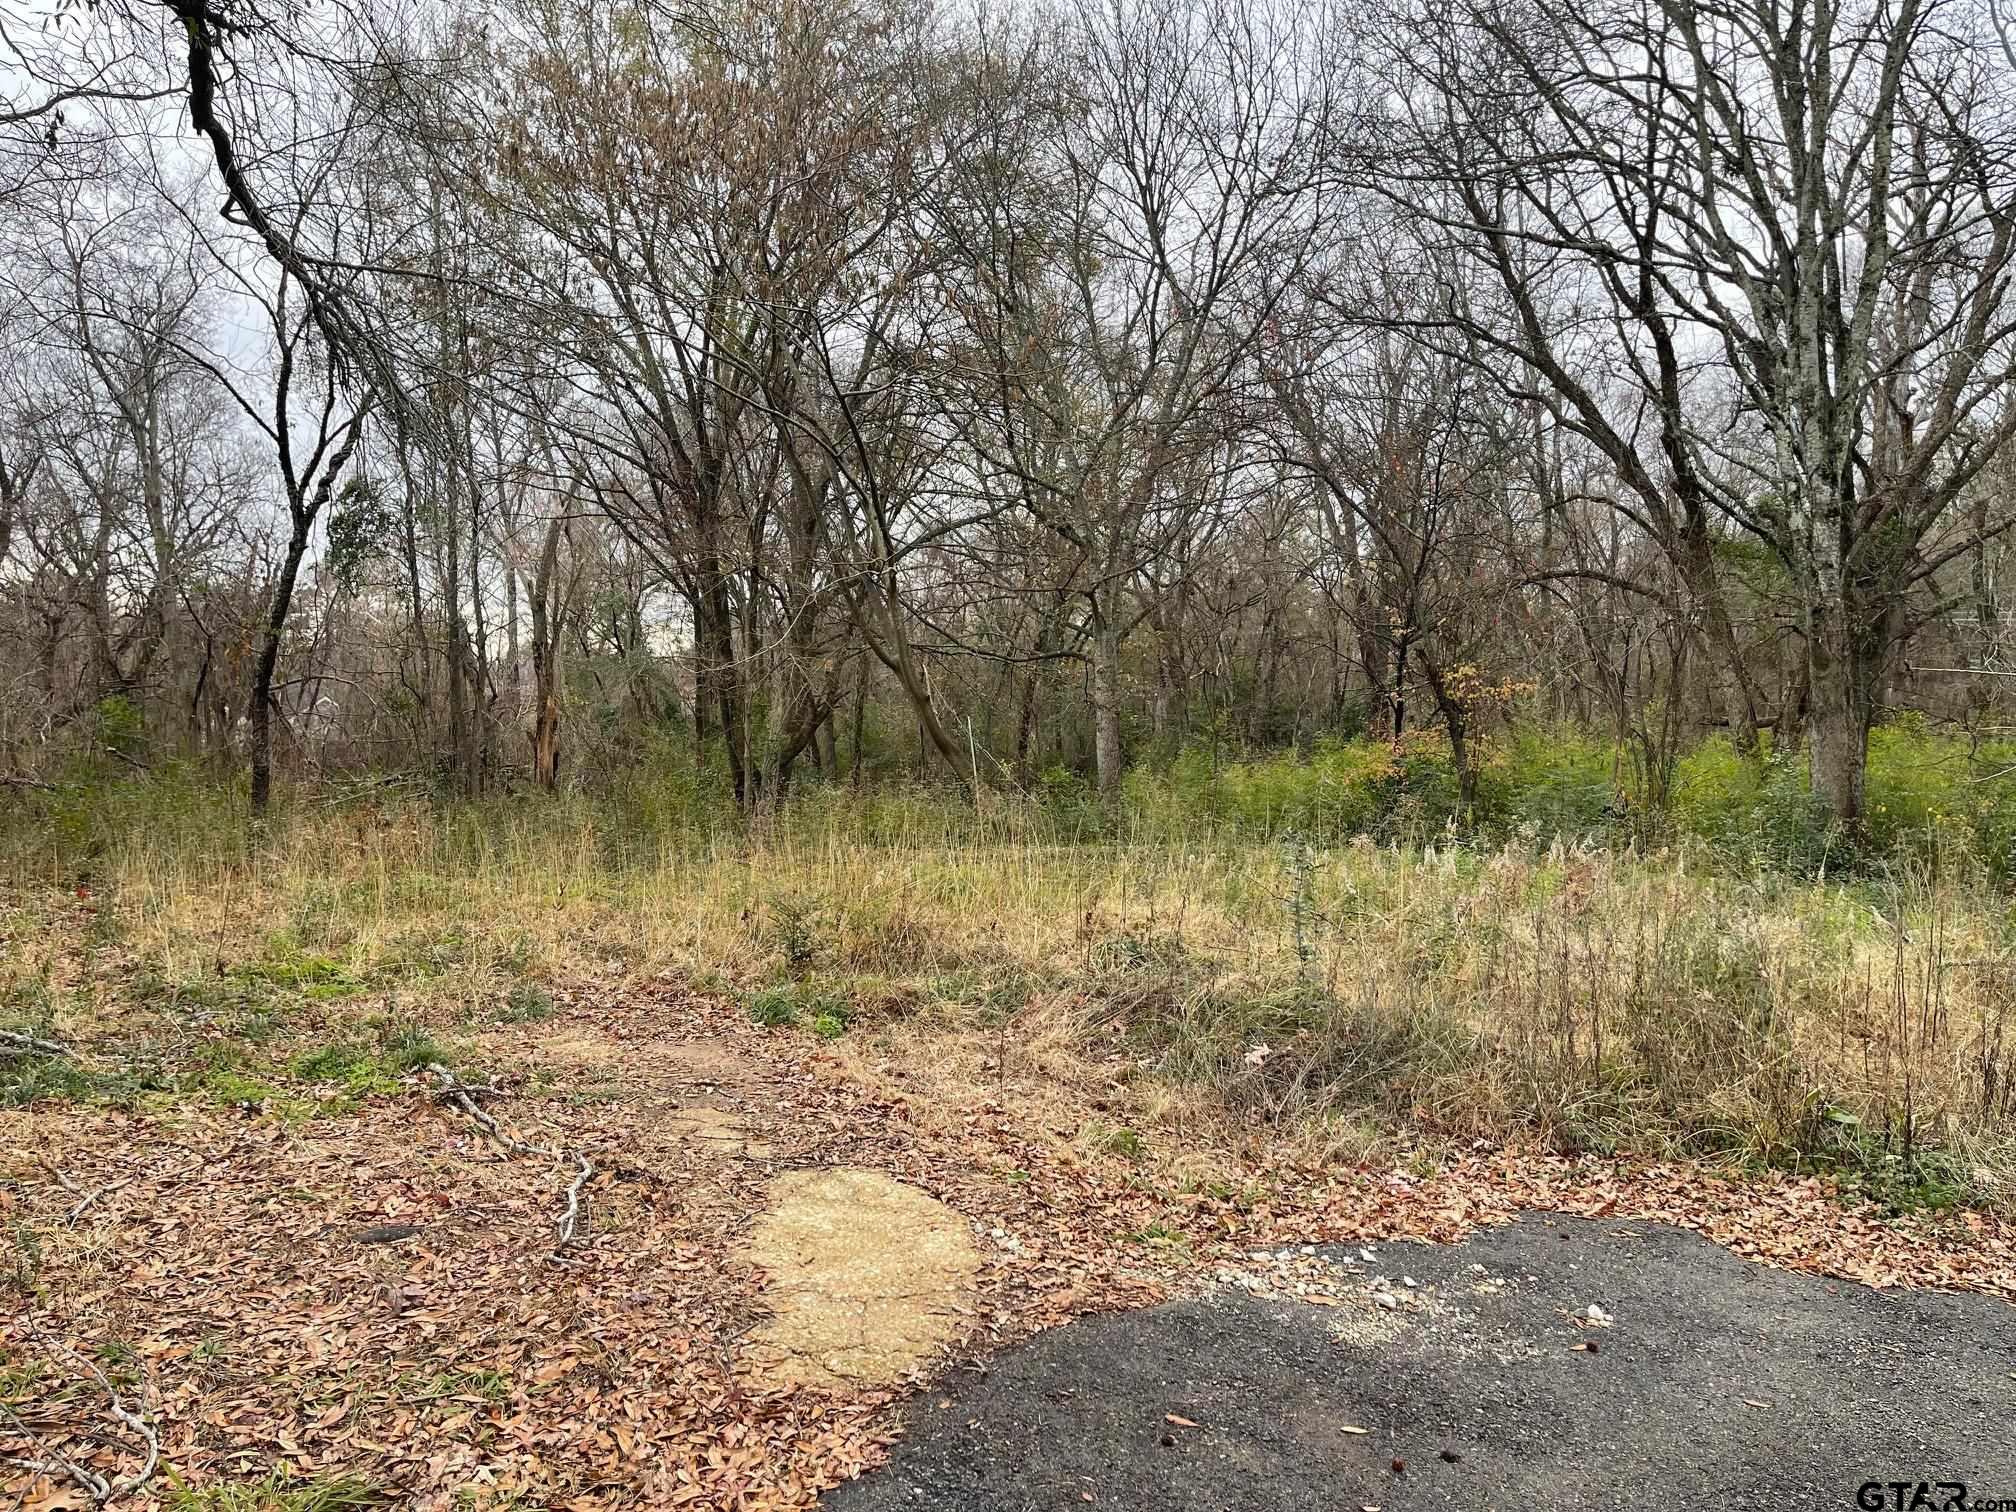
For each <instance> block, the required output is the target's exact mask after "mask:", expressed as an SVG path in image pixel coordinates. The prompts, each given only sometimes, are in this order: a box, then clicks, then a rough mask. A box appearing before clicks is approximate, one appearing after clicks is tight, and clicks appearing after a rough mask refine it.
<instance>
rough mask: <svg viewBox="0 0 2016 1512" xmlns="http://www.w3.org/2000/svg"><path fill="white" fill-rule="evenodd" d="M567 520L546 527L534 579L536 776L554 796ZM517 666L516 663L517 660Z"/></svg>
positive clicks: (557, 775) (557, 780)
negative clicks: (558, 570) (560, 585)
mask: <svg viewBox="0 0 2016 1512" xmlns="http://www.w3.org/2000/svg"><path fill="white" fill-rule="evenodd" d="M564 529H565V522H564V521H563V520H559V519H555V520H553V521H552V522H551V523H549V524H548V525H547V527H546V540H545V542H544V544H543V545H542V546H541V547H540V550H539V569H538V571H537V572H536V573H535V574H534V575H533V578H532V591H531V593H530V595H529V597H530V607H531V610H532V701H533V706H534V713H533V719H532V776H533V780H534V781H536V782H537V783H538V784H539V786H540V787H542V788H544V789H545V790H546V791H547V792H549V793H550V792H552V791H553V790H554V789H555V788H556V787H558V786H559V785H560V634H561V629H562V624H561V621H562V619H563V617H564V608H565V606H564V605H563V604H559V603H556V602H555V600H554V591H553V588H554V577H555V571H554V569H555V567H556V565H557V564H558V561H559V557H560V536H561V533H562V531H563V530H564ZM513 662H514V666H515V662H516V659H515V657H514V659H513Z"/></svg>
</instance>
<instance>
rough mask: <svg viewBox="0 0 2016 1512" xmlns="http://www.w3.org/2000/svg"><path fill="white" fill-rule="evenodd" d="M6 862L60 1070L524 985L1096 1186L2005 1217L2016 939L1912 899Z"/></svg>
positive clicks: (366, 809) (1520, 867)
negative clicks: (577, 989) (1556, 1179)
mask: <svg viewBox="0 0 2016 1512" xmlns="http://www.w3.org/2000/svg"><path fill="white" fill-rule="evenodd" d="M11 854H12V858H13V859H12V870H13V876H12V879H11V881H12V886H11V888H10V890H9V904H8V914H7V917H6V919H5V921H4V922H0V928H4V930H5V932H6V935H7V939H6V947H7V948H6V952H5V964H4V966H0V993H4V994H5V996H6V1000H7V1002H8V1003H10V1004H11V1005H12V1006H11V1007H10V1008H9V1010H8V1013H9V1014H10V1016H12V1017H13V1018H16V1019H20V1020H24V1021H33V1022H36V1023H39V1024H41V1025H43V1026H44V1027H47V1028H51V1029H54V1030H56V1031H58V1032H64V1033H70V1034H75V1035H78V1036H80V1037H94V1036H104V1035H118V1034H122V1033H123V1034H125V1035H126V1036H127V1037H128V1038H130V1039H137V1040H140V1041H148V1042H160V1043H163V1044H171V1049H172V1043H171V1042H172V1041H173V1039H174V1035H175V1033H176V1024H177V1023H183V1024H185V1025H186V1022H187V1019H188V1017H189V1011H190V1005H191V1004H194V1005H196V1010H195V1011H196V1012H197V1013H198V1015H199V1016H200V1014H201V1013H203V1012H210V1013H211V1014H212V1015H213V1017H214V1016H215V1015H216V1014H218V1013H223V1012H226V1011H229V1012H236V1013H240V1014H243V1013H244V1012H246V1011H247V1009H246V1007H245V1003H244V1001H242V1000H239V999H231V995H230V994H228V993H226V994H222V995H221V996H222V998H223V999H226V1000H227V1001H226V1006H225V1007H224V1008H219V1007H218V1006H217V1005H218V1002H219V1000H220V993H219V991H218V990H217V987H218V984H227V985H230V986H233V987H244V986H246V984H253V985H254V986H257V985H258V984H260V983H264V984H266V985H267V986H269V987H274V988H276V990H277V991H278V993H279V995H281V996H283V997H285V998H286V999H287V1012H289V1013H291V1014H294V1015H296V1017H297V1020H298V1019H300V1018H301V1017H303V1016H305V1019H306V1021H307V1023H308V1024H309V1026H310V1027H311V1028H312V1026H313V1024H314V1020H315V1015H316V1012H317V1010H316V1007H315V1004H316V1002H317V1001H318V999H328V1000H335V999H338V998H342V997H344V996H363V997H367V998H368V999H370V1000H371V1001H373V1002H375V1003H378V1004H381V1005H382V1009H383V1012H384V1014H385V1016H386V1017H388V1018H390V1019H404V1018H407V1017H413V1018H418V1019H422V1020H425V1021H427V1022H428V1023H429V1024H430V1025H435V1026H439V1027H441V1028H443V1029H444V1030H447V1031H452V1030H453V1029H454V1027H455V1026H456V1025H458V1024H482V1023H497V1022H506V1023H508V1022H509V1021H510V1018H511V1015H512V1013H513V1012H516V1011H520V1010H521V1009H523V1008H524V1006H525V1004H526V1003H528V1002H530V1003H532V1004H534V1005H535V1007H536V992H535V993H534V995H533V996H532V997H530V998H527V997H526V996H525V993H526V990H527V989H526V988H525V985H524V984H526V983H528V982H530V983H537V982H540V981H547V982H565V981H568V980H571V979H577V978H581V977H584V976H593V977H596V978H600V979H609V978H619V979H620V978H642V977H654V976H663V975H665V974H668V973H669V974H673V975H676V976H679V977H682V978H684V979H686V980H688V981H690V982H692V983H694V984H695V985H697V986H699V987H701V988H703V989H707V990H714V991H719V992H722V993H735V994H744V995H749V996H750V997H751V998H752V1000H753V1002H754V1006H755V1007H756V1008H757V1010H758V1011H760V1012H764V1013H767V1014H769V1015H771V1016H773V1017H776V1018H780V1019H782V1018H791V1017H795V1018H797V1019H798V1020H799V1021H800V1022H801V1023H803V1024H806V1025H808V1026H811V1027H816V1028H817V1029H818V1030H819V1031H820V1032H822V1033H826V1034H828V1035H834V1036H838V1040H837V1043H838V1045H839V1047H840V1049H841V1051H842V1053H843V1054H844V1055H846V1056H848V1057H849V1058H850V1059H852V1060H854V1061H855V1062H857V1063H858V1064H859V1065H860V1066H862V1067H863V1068H864V1069H867V1070H870V1071H873V1070H875V1069H876V1068H877V1067H880V1068H883V1070H884V1071H885V1072H886V1073H887V1074H889V1075H892V1076H900V1078H901V1079H902V1080H904V1081H905V1082H906V1083H908V1084H909V1085H911V1086H912V1087H913V1088H917V1089H921V1090H928V1091H930V1092H931V1093H932V1095H933V1096H934V1097H936V1098H939V1099H942V1100H945V1101H948V1102H950V1103H953V1104H957V1103H960V1102H962V1101H967V1102H970V1101H971V1100H973V1099H976V1098H984V1097H987V1096H990V1095H998V1094H1001V1093H1005V1092H1008V1091H1010V1090H1013V1091H1014V1092H1015V1094H1016V1095H1018V1096H1021V1097H1024V1098H1030V1099H1043V1098H1048V1099H1051V1100H1053V1101H1054V1102H1055V1104H1056V1109H1057V1111H1056V1120H1057V1122H1058V1123H1059V1124H1060V1126H1062V1125H1067V1124H1068V1125H1070V1126H1071V1127H1072V1128H1073V1130H1074V1135H1073V1137H1076V1138H1078V1139H1080V1140H1084V1141H1089V1142H1092V1143H1095V1144H1099V1145H1101V1146H1103V1147H1106V1148H1109V1149H1111V1148H1115V1147H1117V1148H1120V1149H1122V1150H1123V1151H1124V1150H1125V1149H1126V1148H1127V1147H1128V1145H1129V1143H1130V1141H1132V1142H1134V1143H1140V1144H1148V1143H1155V1144H1167V1145H1170V1146H1176V1147H1180V1146H1181V1145H1182V1144H1183V1143H1184V1142H1185V1139H1186V1138H1187V1137H1188V1135H1189V1134H1190V1133H1194V1132H1196V1131H1199V1130H1204V1129H1207V1128H1208V1130H1209V1132H1210V1135H1211V1137H1212V1138H1213V1139H1214V1140H1219V1141H1222V1140H1224V1139H1226V1138H1231V1139H1234V1140H1238V1139H1246V1140H1257V1139H1264V1140H1268V1141H1275V1142H1278V1141H1283V1140H1293V1141H1296V1142H1298V1143H1300V1144H1301V1145H1303V1146H1304V1147H1306V1148H1307V1149H1308V1151H1309V1152H1310V1153H1312V1154H1322V1153H1326V1152H1327V1153H1330V1154H1337V1153H1346V1154H1348V1153H1353V1152H1362V1150H1363V1149H1364V1148H1365V1147H1367V1146H1368V1145H1369V1144H1370V1143H1372V1142H1374V1141H1377V1140H1379V1139H1382V1138H1386V1137H1388V1136H1389V1135H1391V1134H1392V1133H1394V1132H1396V1131H1398V1132H1400V1133H1403V1134H1406V1135H1409V1136H1410V1137H1422V1136H1425V1137H1428V1138H1431V1139H1444V1140H1448V1139H1460V1138H1471V1137H1478V1138H1487V1139H1492V1140H1497V1139H1504V1138H1508V1137H1516V1136H1527V1135H1530V1136H1537V1137H1538V1138H1540V1139H1543V1140H1546V1141H1549V1142H1552V1143H1555V1144H1558V1145H1561V1146H1564V1147H1573V1148H1593V1149H1599V1150H1631V1151H1644V1152H1656V1153H1679V1154H1692V1155H1717V1156H1726V1157H1733V1158H1738V1159H1748V1160H1755V1161H1759V1162H1768V1163H1774V1164H1780V1165H1792V1166H1818V1167H1824V1168H1833V1169H1838V1170H1841V1171H1843V1172H1845V1173H1847V1174H1848V1175H1849V1176H1850V1177H1851V1178H1852V1179H1854V1180H1856V1181H1860V1182H1863V1183H1865V1184H1866V1185H1868V1186H1869V1187H1870V1188H1871V1189H1872V1190H1875V1191H1876V1192H1877V1193H1878V1195H1883V1196H1886V1197H1888V1198H1892V1199H1894V1200H1899V1201H1926V1200H1931V1201H1939V1200H1947V1199H1950V1198H1952V1197H1956V1196H1966V1197H1969V1198H1973V1199H1989V1200H1993V1199H1995V1198H1996V1197H1997V1196H1998V1193H1999V1194H2000V1195H2005V1196H2006V1195H2007V1186H2008V1180H2009V1172H2010V1169H2011V1166H2010V1163H2009V1161H2008V1158H2007V1154H2008V1150H2009V1148H2010V1142H2011V1134H2012V1129H2016V1087H2012V1080H2016V1025H2012V1024H2011V1023H2010V1017H2011V1014H2010V997H2011V985H2010V984H2011V980H2012V978H2011V971H2012V968H2016V955H2012V953H2011V950H2010V944H2009V940H2008V938H2007V926H2008V917H2007V909H2006V905H2005V903H2004V901H2003V900H2002V899H2000V898H1998V897H1996V896H1993V895H1992V894H1991V893H1990V892H1989V891H1988V890H1987V889H1986V888H1985V886H1983V885H1982V884H1980V883H1978V882H1977V881H1974V880H1970V879H1968V878H1965V877H1961V876H1945V875H1940V874H1939V873H1938V872H1937V871H1936V870H1926V871H1921V872H1914V873H1909V874H1900V875H1898V876H1896V877H1894V878H1892V879H1890V880H1888V881H1886V882H1882V883H1867V882H1865V883H1858V884H1854V885H1848V886H1843V885H1813V884H1806V883H1799V882H1793V881H1789V880H1786V879H1782V878H1774V877H1771V876H1768V875H1765V876H1748V877H1745V876H1733V875H1729V874H1726V873H1722V872H1718V871H1716V870H1713V869H1711V868H1708V867H1706V866H1704V865H1702V864H1700V862H1699V861H1698V859H1696V860H1690V859H1688V858H1685V857H1680V856H1671V855H1669V856H1662V857H1657V858H1652V859H1645V860H1637V859H1631V858H1625V857H1618V856H1615V855H1612V854H1609V853H1605V852H1586V853H1585V852H1580V851H1573V850H1563V849H1561V848H1558V847H1557V848H1556V849H1554V850H1553V851H1551V852H1548V851H1534V850H1531V849H1523V848H1521V849H1507V850H1503V851H1497V852H1489V853H1479V852H1477V851H1474V850H1470V849H1466V848H1462V847H1454V846H1451V847H1444V848H1440V849H1438V848H1436V847H1432V846H1431V847H1426V848H1406V849H1393V848H1381V847H1376V846H1373V845H1371V844H1370V843H1368V842H1360V843H1357V844H1355V845H1352V846H1348V847H1344V848H1341V849H1335V850H1327V851H1320V852H1309V851H1305V850H1302V849H1300V848H1298V847H1296V846H1293V845H1290V846H1287V847H1283V846H1273V845H1239V844H1224V843H1213V844H1202V843H1200V844H1196V845H1185V844H1180V843H1179V844H1168V843H1161V842H1158V843H1154V844H1147V843H1141V844H1133V843H1125V842H1122V843H1112V842H1101V843H1082V844H1081V843H1071V842H1068V841H1061V840H1059V839H1057V838H1055V837H1053V836H1050V835H1047V834H1045V833H1044V832H1043V830H1042V828H1041V826H1040V825H1037V824H1035V823H1033V822H1030V821H1028V820H1027V819H1026V818H1025V817H1024V816H1018V815H1013V814H1010V815H996V816H991V817H990V818H989V819H988V820H987V821H986V822H977V821H975V820H974V819H973V818H972V817H971V816H970V815H967V814H963V813H961V812H959V811H957V810H952V809H949V808H943V807H939V806H937V805H935V804H931V803H925V802H916V803H912V804H910V805H908V806H907V807H904V808H902V809H901V810H899V811H897V812H896V814H895V817H894V818H892V817H891V811H890V810H889V809H888V808H887V807H886V806H884V807H882V808H880V809H876V810H874V811H872V812H869V811H867V810H866V809H861V808H852V807H849V806H848V805H846V804H845V803H844V802H843V801H840V800H831V801H827V802H823V803H810V804H806V805H803V806H801V807H800V808H798V809H796V810H794V811H792V812H790V813H788V814H787V815H785V816H783V817H782V818H778V819H774V820H772V821H769V822H767V823H764V824H760V825H758V826H755V827H754V828H753V829H751V830H749V831H747V832H743V833H720V834H717V835H715V836H713V837H711V838H696V837H694V836H693V835H692V834H690V833H685V834H681V833H678V832H676V831H672V832H667V833H659V832H656V831H647V830H640V829H637V828H634V827H632V826H631V824H630V823H629V821H627V820H625V819H623V818H621V817H619V816H618V815H616V814H615V813H613V812H611V811H607V810H601V809H597V808H595V807H592V806H589V805H587V804H581V803H573V804H564V805H528V806H524V807H512V808H507V809H493V810H489V811H484V812H475V811H452V812H443V811H437V810H434V809H430V808H427V807H425V806H422V805H417V804H414V805H407V804H401V805H394V806H389V807H384V806H354V805H353V806H348V807H316V806H303V807H301V808H298V809H295V810H293V811H291V812H290V813H288V814H287V815H285V816H284V817H283V818H281V819H280V820H278V821H277V822H276V823H275V824H274V826H273V827H272V828H271V830H270V831H269V832H268V833H267V835H266V836H265V837H264V838H263V840H261V841H260V842H258V843H256V844H254V843H247V842H245V841H244V840H243V839H242V838H241V837H240V832H239V831H238V830H237V828H236V827H235V826H225V825H219V824H216V823H214V822H213V823H209V824H207V825H206V824H205V823H202V822H199V821H198V820H194V819H192V820H184V821H178V822H175V823H166V822H164V823H162V824H161V825H158V826H151V827H150V826H147V825H141V826H136V827H132V828H130V829H129V830H128V831H127V832H126V833H124V834H123V835H120V836H117V837H114V839H113V840H112V841H111V842H110V843H107V844H105V845H104V846H103V847H102V848H101V849H100V850H99V851H98V853H97V854H96V855H95V856H94V858H93V859H92V860H91V861H90V863H89V865H88V868H87V869H86V872H85V875H86V877H87V883H86V885H87V886H88V888H89V890H90V891H91V893H92V896H91V898H90V899H88V900H78V899H76V898H75V897H74V896H73V894H72V893H71V892H70V891H69V888H70V887H71V885H72V883H73V882H74V880H75V878H76V876H77V874H78V867H77V864H76V863H75V861H74V860H72V859H69V858H66V857H65V856H64V855H62V854H61V853H59V852H58V851H56V850H54V849H50V850H47V851H37V850H35V849H34V848H32V847H23V846H17V847H15V849H14V850H13V851H12V853H11ZM318 976H319V978H320V983H319V987H318V983H317V982H316V981H315V980H311V979H315V978H318ZM248 991H249V989H248ZM249 995H250V996H251V997H253V998H256V997H257V996H258V994H257V993H256V992H250V994H249ZM245 996H246V994H240V999H242V998H244V997H245ZM304 1003H305V1006H304ZM177 1005H180V1006H179V1007H178V1006H177ZM514 1005H516V1006H514ZM171 1009H173V1010H175V1011H174V1012H171V1011H170V1010H171ZM177 1013H179V1014H180V1018H179V1019H177V1017H176V1014H177ZM122 1024H123V1025H124V1026H125V1028H124V1029H123V1030H122V1029H121V1028H120V1026H121V1025H122ZM843 1031H844V1032H843ZM292 1032H294V1033H296V1035H297V1037H298V1034H299V1032H300V1031H299V1027H298V1023H297V1026H296V1028H295V1030H294V1031H292ZM1148 1131H1169V1132H1170V1133H1171V1134H1173V1135H1174V1136H1175V1137H1172V1138H1168V1139H1166V1140H1165V1139H1163V1138H1162V1136H1161V1135H1160V1134H1156V1135H1155V1137H1153V1138H1144V1133H1147V1132H1148Z"/></svg>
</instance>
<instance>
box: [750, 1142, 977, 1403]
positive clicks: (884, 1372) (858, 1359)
mask: <svg viewBox="0 0 2016 1512" xmlns="http://www.w3.org/2000/svg"><path fill="white" fill-rule="evenodd" d="M770 1198H771V1206H770V1210H769V1211H768V1212H766V1213H765V1214H764V1215H763V1216H762V1218H760V1219H759V1220H758V1221H757V1223H756V1226H755V1228H754V1230H753V1231H752V1232H751V1233H750V1236H749V1240H748V1243H747V1245H746V1247H745V1248H744V1250H743V1254H742V1258H744V1259H746V1260H748V1261H750V1262H752V1263H754V1264H756V1265H759V1266H761V1267H762V1268H763V1270H764V1271H765V1272H766V1273H767V1274H768V1276H769V1284H768V1286H767V1287H766V1288H765V1296H766V1298H767V1300H768V1301H769V1303H770V1306H771V1309H772V1315H771V1317H770V1319H769V1321H768V1322H766V1323H764V1324H763V1325H761V1326H760V1327H759V1328H758V1329H757V1330H756V1331H755V1332H754V1333H753V1334H751V1335H750V1337H749V1339H748V1341H747V1342H746V1344H745V1346H744V1348H743V1351H742V1362H743V1365H744V1367H745V1368H746V1369H748V1370H750V1371H751V1372H752V1373H754V1374H757V1375H759V1376H761V1377H763V1378H764V1379H766V1380H769V1381H774V1382H780V1383H784V1382H788V1383H796V1384H801V1385H808V1386H823V1387H830V1388H840V1387H855V1386H867V1385H883V1384H887V1383H889V1382H892V1381H896V1380H899V1379H901V1378H902V1377H903V1376H904V1375H905V1374H906V1373H908V1372H909V1371H910V1370H912V1369H914V1368H915V1367H916V1366H917V1365H919V1364H921V1363H922V1362H923V1361H925V1360H926V1359H928V1358H929V1357H930V1356H931V1355H932V1354H933V1353H934V1352H936V1351H937V1350H938V1349H939V1348H941V1347H942V1346H944V1345H945V1344H947V1343H949V1342H950V1341H951V1340H952V1339H954V1338H955V1337H957V1335H958V1334H959V1332H960V1331H961V1329H960V1324H961V1321H962V1318H963V1316H964V1314H963V1312H962V1311H961V1308H962V1305H963V1302H964V1299H965V1297H966V1296H967V1295H968V1294H969V1293H970V1291H971V1289H972V1284H973V1279H974V1276H975V1275H976V1274H977V1272H978V1271H979V1268H980V1256H979V1252H978V1251H977V1250H976V1249H975V1247H974V1244H973V1238H972V1234H971V1231H970V1229H969V1227H968V1225H967V1222H966V1220H965V1219H964V1218H962V1217H961V1216H960V1215H959V1214H958V1213H956V1212H954V1211H953V1210H952V1209H951V1208H949V1207H947V1206H945V1204H944V1203H942V1202H940V1201H938V1200H937V1199H936V1198H935V1197H931V1196H928V1195H926V1194H925V1193H923V1192H920V1191H918V1190H917V1189H916V1188H915V1187H909V1186H905V1185H903V1183H901V1182H899V1181H892V1180H891V1179H890V1178H888V1177H887V1176H884V1175H881V1174H880V1173H879V1172H875V1171H863V1170H853V1169H848V1168H844V1167H843V1168H838V1169H832V1170H818V1171H793V1172H790V1173H788V1174H787V1175H784V1176H780V1177H779V1178H778V1179H777V1181H776V1182H775V1184H774V1185H773V1186H772V1188H771V1193H770Z"/></svg>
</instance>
